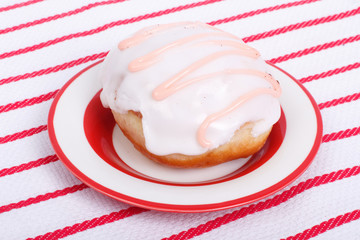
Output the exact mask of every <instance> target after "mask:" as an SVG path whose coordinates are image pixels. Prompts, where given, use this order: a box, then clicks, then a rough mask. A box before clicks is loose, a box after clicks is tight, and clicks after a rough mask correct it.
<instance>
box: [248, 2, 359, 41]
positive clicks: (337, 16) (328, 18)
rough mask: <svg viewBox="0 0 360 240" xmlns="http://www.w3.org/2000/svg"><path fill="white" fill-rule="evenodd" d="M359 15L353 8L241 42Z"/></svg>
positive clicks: (260, 34) (250, 37)
mask: <svg viewBox="0 0 360 240" xmlns="http://www.w3.org/2000/svg"><path fill="white" fill-rule="evenodd" d="M359 13H360V7H358V8H355V9H353V10H349V11H346V12H341V13H337V14H334V15H330V16H326V17H321V18H316V19H312V20H308V21H304V22H300V23H295V24H291V25H288V26H285V27H281V28H278V29H274V30H271V31H268V32H264V33H259V34H255V35H252V36H249V37H246V38H244V39H243V40H244V42H246V43H248V42H253V41H256V40H260V39H264V38H268V37H272V36H275V35H279V34H283V33H286V32H290V31H294V30H297V29H301V28H306V27H311V26H316V25H319V24H323V23H328V22H333V21H336V20H340V19H343V18H347V17H351V16H354V15H357V14H359Z"/></svg>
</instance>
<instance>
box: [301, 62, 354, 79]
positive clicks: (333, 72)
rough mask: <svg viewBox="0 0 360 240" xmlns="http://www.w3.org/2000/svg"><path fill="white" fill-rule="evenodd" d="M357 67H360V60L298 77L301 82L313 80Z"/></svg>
mask: <svg viewBox="0 0 360 240" xmlns="http://www.w3.org/2000/svg"><path fill="white" fill-rule="evenodd" d="M359 67H360V62H356V63H352V64H349V65H347V66H343V67H339V68H335V69H332V70H329V71H326V72H322V73H318V74H315V75H311V76H308V77H304V78H301V79H299V82H301V83H306V82H311V81H313V80H318V79H321V78H326V77H330V76H332V75H336V74H339V73H343V72H346V71H350V70H353V69H356V68H359Z"/></svg>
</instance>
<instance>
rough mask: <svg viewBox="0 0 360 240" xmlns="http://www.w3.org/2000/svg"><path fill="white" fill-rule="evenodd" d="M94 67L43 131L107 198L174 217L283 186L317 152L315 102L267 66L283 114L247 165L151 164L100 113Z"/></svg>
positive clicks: (72, 84)
mask: <svg viewBox="0 0 360 240" xmlns="http://www.w3.org/2000/svg"><path fill="white" fill-rule="evenodd" d="M100 65H101V61H100V62H97V63H95V64H93V65H91V66H89V67H87V68H86V69H84V70H83V71H81V72H80V73H79V74H77V75H76V76H74V77H73V78H72V79H71V80H70V81H69V82H68V83H67V84H66V85H65V86H64V87H63V88H62V89H61V90H60V92H59V93H58V95H57V96H56V98H55V100H54V102H53V104H52V106H51V109H50V113H49V121H48V129H49V136H50V139H51V142H52V145H53V147H54V149H55V151H56V153H57V155H58V156H59V158H60V159H61V160H62V161H63V163H64V164H65V165H66V166H67V167H68V169H69V170H70V171H71V172H72V173H73V174H74V175H76V176H77V177H78V178H79V179H80V180H82V181H83V182H84V183H86V184H87V185H89V186H90V187H92V188H94V189H96V190H98V191H100V192H102V193H104V194H106V195H108V196H110V197H112V198H115V199H118V200H121V201H124V202H127V203H130V204H133V205H136V206H140V207H145V208H149V209H156V210H163V211H176V212H204V211H213V210H220V209H225V208H230V207H235V206H240V205H244V204H247V203H250V202H254V201H256V200H259V199H261V198H264V197H267V196H269V195H270V194H273V193H274V192H276V191H279V190H280V189H282V188H284V187H285V186H287V185H288V184H290V183H291V182H292V181H294V180H295V179H296V178H297V177H298V176H300V175H301V174H302V173H303V172H304V171H305V169H306V168H307V167H308V166H309V165H310V163H311V161H312V159H313V158H314V156H315V154H316V152H317V150H318V148H319V146H320V142H321V137H322V121H321V116H320V112H319V110H318V108H317V105H316V103H315V101H314V100H313V98H312V97H311V95H310V94H309V93H308V92H307V91H306V89H305V88H304V87H302V85H301V84H299V83H298V82H297V81H296V80H295V79H294V78H293V77H291V76H290V75H289V74H287V73H285V72H284V71H282V70H281V69H278V68H277V67H275V66H273V67H274V71H273V72H274V73H273V75H274V77H275V79H277V80H278V81H279V82H280V85H281V87H282V92H283V93H282V96H281V98H280V102H281V106H282V110H283V113H282V118H281V121H280V122H279V123H277V125H276V126H275V127H274V129H275V130H273V132H272V134H271V136H270V138H269V140H268V142H267V144H266V145H265V147H264V149H263V150H262V151H260V152H259V153H258V154H256V155H254V156H253V157H252V158H250V159H239V160H235V161H232V162H229V163H225V164H221V165H218V166H215V167H211V168H206V169H192V170H184V169H172V168H168V167H164V166H161V165H158V164H156V163H154V162H152V161H150V160H148V159H146V158H145V157H143V156H142V155H141V154H140V153H139V152H137V151H136V150H135V149H134V148H133V146H132V145H131V144H130V143H129V142H128V140H127V139H126V138H125V137H124V136H123V135H122V133H121V131H120V130H119V129H118V128H117V127H116V126H115V123H114V121H113V119H112V116H111V113H110V111H109V110H108V109H104V108H102V106H101V104H100V101H99V99H98V93H99V91H100V89H101V85H100V82H99V80H98V79H97V76H98V75H97V74H98V71H99V68H100ZM114 126H115V127H114ZM119 156H120V157H119Z"/></svg>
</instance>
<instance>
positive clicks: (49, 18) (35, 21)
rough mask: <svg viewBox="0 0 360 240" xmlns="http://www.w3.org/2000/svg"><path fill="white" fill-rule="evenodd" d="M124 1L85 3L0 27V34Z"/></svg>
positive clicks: (112, 0)
mask: <svg viewBox="0 0 360 240" xmlns="http://www.w3.org/2000/svg"><path fill="white" fill-rule="evenodd" d="M124 1H125V0H111V1H102V2H96V3H90V4H88V5H86V6H83V7H81V8H77V9H74V10H71V11H69V12H65V13H61V14H56V15H53V16H49V17H45V18H41V19H38V20H34V21H32V22H27V23H23V24H20V25H16V26H13V27H9V28H5V29H0V34H5V33H9V32H14V31H17V30H20V29H23V28H28V27H32V26H35V25H39V24H42V23H46V22H50V21H54V20H57V19H60V18H64V17H68V16H71V15H76V14H78V13H82V12H85V11H87V10H89V9H91V8H95V7H98V6H103V5H109V4H114V3H118V2H124Z"/></svg>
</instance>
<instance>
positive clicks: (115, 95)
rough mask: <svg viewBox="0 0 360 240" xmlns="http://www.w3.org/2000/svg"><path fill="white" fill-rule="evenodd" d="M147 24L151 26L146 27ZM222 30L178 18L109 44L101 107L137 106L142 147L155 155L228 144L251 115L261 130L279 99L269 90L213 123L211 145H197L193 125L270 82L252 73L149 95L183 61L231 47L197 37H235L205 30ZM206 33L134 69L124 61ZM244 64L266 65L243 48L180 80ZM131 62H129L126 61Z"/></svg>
mask: <svg viewBox="0 0 360 240" xmlns="http://www.w3.org/2000/svg"><path fill="white" fill-rule="evenodd" d="M146 29H150V30H151V29H152V27H149V28H146ZM213 32H221V31H220V30H217V29H215V28H213V27H210V26H207V25H205V24H194V23H180V24H174V26H172V27H171V28H164V29H163V30H162V31H159V32H156V34H152V35H151V36H150V37H146V38H145V39H144V40H143V41H140V42H137V43H136V44H134V45H133V46H130V47H128V48H124V49H122V50H120V49H119V48H118V46H116V47H115V48H114V49H112V50H111V51H110V52H109V54H108V56H107V57H106V59H105V61H104V63H103V69H102V72H101V75H100V78H101V81H102V84H103V91H102V93H101V95H100V97H101V101H102V103H103V105H104V106H105V107H110V108H111V109H113V110H115V111H116V112H119V113H126V112H127V111H129V110H133V111H138V112H141V114H142V116H143V119H142V123H143V129H144V136H145V143H146V147H147V149H148V150H149V151H150V152H152V153H154V154H157V155H166V154H171V153H182V154H187V155H197V154H202V153H204V152H206V151H207V150H209V149H212V148H216V147H218V146H219V145H221V144H224V143H226V142H227V141H228V140H229V139H230V138H231V137H232V136H233V134H234V132H235V131H236V130H237V129H238V128H239V127H240V126H242V125H243V124H244V123H246V122H255V123H256V124H255V127H254V128H253V132H252V134H253V135H254V136H257V135H259V134H261V133H263V132H265V131H267V130H268V129H269V128H270V127H271V126H272V125H273V124H274V123H275V122H276V121H277V120H278V119H279V117H280V104H279V101H278V99H277V98H276V97H275V96H273V95H271V94H261V95H259V96H255V97H253V98H251V99H249V100H247V101H245V103H243V104H242V105H240V106H239V107H237V108H236V109H235V110H234V111H232V112H231V113H229V114H227V115H225V116H223V117H221V118H220V119H218V120H216V121H215V122H212V123H211V124H210V125H209V127H208V128H207V130H206V139H208V140H209V141H210V142H211V143H212V144H211V146H210V147H203V146H201V145H200V144H199V142H198V141H197V137H196V134H197V131H198V129H199V127H200V126H201V124H202V123H203V122H204V120H205V119H206V118H207V117H208V116H210V115H212V114H214V113H216V112H219V111H221V110H223V109H224V108H226V107H227V106H229V105H231V104H232V103H233V102H234V101H235V100H236V99H238V98H239V97H240V96H242V95H245V94H246V93H249V92H251V91H253V90H256V89H259V88H271V87H272V85H271V84H270V83H269V82H268V81H266V80H265V79H264V78H262V77H259V76H256V75H245V74H244V75H236V74H226V73H225V72H224V73H223V74H216V75H214V76H213V77H211V78H208V79H205V80H202V81H199V82H195V83H192V84H191V85H188V86H186V87H184V88H183V89H181V90H179V91H177V92H175V93H174V94H172V95H170V96H168V97H166V98H165V99H162V100H156V99H154V98H153V97H152V94H153V91H154V89H156V88H157V87H158V86H159V85H161V84H162V83H164V82H165V81H166V80H168V79H170V78H172V77H173V76H175V75H176V74H177V73H179V72H180V71H182V70H183V69H186V68H187V67H188V66H189V65H191V64H193V63H194V62H196V61H199V60H201V59H203V58H204V57H206V56H209V55H211V54H214V53H216V52H219V50H221V51H227V50H230V51H231V50H234V47H233V46H231V45H229V46H228V45H223V46H221V45H220V46H219V45H216V44H199V43H201V42H204V41H219V40H222V41H227V40H231V41H238V42H239V43H241V44H243V42H242V41H241V40H239V39H236V40H234V37H233V36H230V35H229V36H226V35H225V36H224V35H222V34H209V35H207V34H204V33H213ZM202 34H204V35H205V37H203V38H199V39H194V40H193V41H191V42H187V43H185V44H180V45H177V46H176V47H172V48H171V49H169V50H167V51H165V52H163V53H162V54H161V55H160V56H157V60H156V62H155V63H154V64H151V65H150V66H147V67H145V68H142V69H141V70H140V71H130V70H129V65H130V63H131V62H132V61H133V60H135V59H137V58H140V57H143V56H144V55H146V54H148V53H151V52H153V51H155V50H157V49H160V48H162V47H164V46H165V45H167V44H171V43H173V42H176V41H178V40H179V39H184V38H187V37H190V36H192V35H202ZM239 68H240V69H250V70H255V71H262V72H269V69H268V66H267V64H266V63H265V62H264V60H263V59H261V58H253V57H249V56H247V55H239V54H236V55H235V54H234V55H231V54H229V55H225V56H222V57H221V58H218V59H215V60H214V61H211V62H209V63H207V64H205V65H204V66H202V67H200V68H199V69H197V70H195V71H193V72H191V73H190V74H188V75H187V76H186V77H185V78H184V79H182V80H181V81H186V80H189V79H192V78H196V77H198V76H201V75H205V74H209V73H215V72H221V71H224V70H225V69H239ZM130 69H131V68H130Z"/></svg>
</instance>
